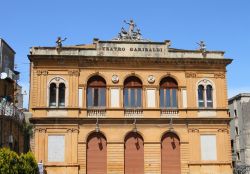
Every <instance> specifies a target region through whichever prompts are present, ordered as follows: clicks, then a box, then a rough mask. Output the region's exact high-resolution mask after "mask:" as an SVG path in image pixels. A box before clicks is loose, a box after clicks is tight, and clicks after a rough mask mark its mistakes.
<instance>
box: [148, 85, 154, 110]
mask: <svg viewBox="0 0 250 174" xmlns="http://www.w3.org/2000/svg"><path fill="white" fill-rule="evenodd" d="M147 107H148V108H154V107H155V89H147Z"/></svg>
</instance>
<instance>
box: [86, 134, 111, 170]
mask: <svg viewBox="0 0 250 174" xmlns="http://www.w3.org/2000/svg"><path fill="white" fill-rule="evenodd" d="M106 173H107V141H106V138H105V136H104V135H103V134H102V133H99V132H94V133H92V134H90V135H89V137H88V139H87V174H106Z"/></svg>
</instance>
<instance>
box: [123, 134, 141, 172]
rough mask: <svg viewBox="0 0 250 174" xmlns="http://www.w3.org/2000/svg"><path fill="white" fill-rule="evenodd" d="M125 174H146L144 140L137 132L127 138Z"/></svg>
mask: <svg viewBox="0 0 250 174" xmlns="http://www.w3.org/2000/svg"><path fill="white" fill-rule="evenodd" d="M125 174H144V146H143V138H142V137H141V136H140V135H139V134H138V133H135V132H131V133H129V134H128V135H127V136H126V138H125Z"/></svg>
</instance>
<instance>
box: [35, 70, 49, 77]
mask: <svg viewBox="0 0 250 174" xmlns="http://www.w3.org/2000/svg"><path fill="white" fill-rule="evenodd" d="M36 74H37V75H38V76H40V75H44V76H47V75H48V70H37V71H36Z"/></svg>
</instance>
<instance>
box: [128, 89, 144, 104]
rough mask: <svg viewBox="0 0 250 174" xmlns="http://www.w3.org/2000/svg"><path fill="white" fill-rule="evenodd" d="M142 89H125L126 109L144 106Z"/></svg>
mask: <svg viewBox="0 0 250 174" xmlns="http://www.w3.org/2000/svg"><path fill="white" fill-rule="evenodd" d="M141 95H142V89H141V88H125V89H124V107H126V108H140V107H141V105H142V97H141Z"/></svg>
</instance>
